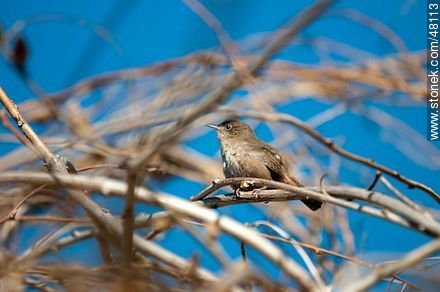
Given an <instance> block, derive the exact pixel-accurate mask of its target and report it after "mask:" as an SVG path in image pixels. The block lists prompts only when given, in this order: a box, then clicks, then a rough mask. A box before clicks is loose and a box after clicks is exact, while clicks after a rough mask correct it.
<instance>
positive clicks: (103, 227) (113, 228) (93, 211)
mask: <svg viewBox="0 0 440 292" xmlns="http://www.w3.org/2000/svg"><path fill="white" fill-rule="evenodd" d="M0 101H1V102H2V104H3V105H4V106H5V108H6V110H7V111H8V112H9V114H10V115H11V116H12V117H13V118H14V120H15V121H16V123H17V125H18V127H19V128H20V129H21V130H22V132H23V133H24V134H25V136H26V137H27V138H28V140H29V142H31V144H32V145H33V146H34V147H35V149H36V150H37V151H38V152H39V155H40V157H42V159H43V160H44V162H45V165H46V168H47V169H48V171H49V172H50V173H51V174H50V175H46V176H48V177H51V181H52V183H54V184H58V183H59V182H58V175H61V176H67V177H70V178H74V177H75V176H74V175H69V172H70V173H72V172H73V171H74V170H75V167H74V166H73V165H72V164H71V163H70V162H68V161H67V160H66V159H65V158H63V157H60V156H57V155H54V154H53V153H52V152H51V151H50V150H49V149H48V148H47V146H46V145H45V144H44V143H43V141H41V139H40V138H39V137H38V135H37V134H36V133H35V132H34V131H33V129H32V128H31V126H30V125H29V124H27V123H26V121H25V120H24V118H23V117H22V116H21V114H20V112H19V111H18V108H17V106H16V105H15V104H14V102H13V101H12V100H11V99H10V98H9V97H8V96H7V95H6V93H5V92H4V91H3V89H2V88H1V87H0ZM15 182H17V181H15ZM79 190H80V191H73V192H69V194H70V196H71V197H72V198H73V199H74V200H75V201H76V202H77V203H78V204H80V205H81V207H82V208H83V209H84V210H85V211H86V212H87V213H88V214H89V215H90V217H91V218H92V219H93V221H94V223H95V225H96V227H98V229H99V231H100V232H101V233H102V234H103V235H105V236H106V238H107V240H109V241H110V242H112V243H114V239H115V236H116V238H117V239H118V240H117V241H119V243H122V240H123V238H124V236H123V235H124V234H123V230H122V228H121V222H120V220H118V218H117V217H114V216H112V215H111V214H110V213H108V212H107V211H104V210H103V209H102V208H101V207H100V206H99V205H98V204H96V203H95V202H94V201H92V200H91V199H90V198H89V197H87V196H86V195H85V194H84V193H83V189H82V188H79ZM133 242H134V245H135V246H136V248H137V249H138V250H139V252H141V253H144V254H147V255H151V256H154V257H156V258H158V259H160V260H162V261H164V262H166V263H168V264H169V265H171V266H176V267H179V268H182V269H187V268H188V267H189V266H190V263H188V262H187V261H186V260H185V259H183V258H181V257H179V256H177V255H175V254H173V253H171V252H169V251H168V250H166V249H164V248H162V247H160V246H158V245H156V244H155V243H153V242H151V241H147V240H144V239H143V238H141V237H139V236H137V235H136V236H135V237H134V239H133ZM117 245H118V244H117ZM119 245H120V244H119ZM196 271H197V275H198V276H199V277H201V278H202V279H206V280H209V281H213V280H215V277H214V276H213V275H212V274H211V273H210V272H209V271H207V270H204V269H202V268H198V269H197V270H196Z"/></svg>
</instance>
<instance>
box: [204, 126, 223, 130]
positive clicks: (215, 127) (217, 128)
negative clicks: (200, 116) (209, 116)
mask: <svg viewBox="0 0 440 292" xmlns="http://www.w3.org/2000/svg"><path fill="white" fill-rule="evenodd" d="M205 126H207V127H210V128H213V129H215V130H216V131H218V130H219V129H220V128H219V127H218V126H216V125H205Z"/></svg>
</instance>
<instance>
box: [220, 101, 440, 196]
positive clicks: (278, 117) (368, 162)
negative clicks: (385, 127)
mask: <svg viewBox="0 0 440 292" xmlns="http://www.w3.org/2000/svg"><path fill="white" fill-rule="evenodd" d="M221 112H223V113H226V114H228V115H229V116H237V117H243V116H244V117H249V118H253V119H259V120H264V121H271V122H283V123H289V124H291V125H293V126H295V127H297V128H298V129H300V130H301V131H303V132H304V133H306V134H307V135H309V136H310V137H312V138H313V139H315V140H316V141H318V142H319V143H321V144H323V145H324V146H325V147H327V148H328V149H329V150H330V151H332V152H334V153H336V154H338V155H341V156H342V157H345V158H348V159H350V160H353V161H356V162H359V163H360V164H363V165H365V166H368V167H370V168H373V169H376V170H378V171H380V172H383V173H385V174H388V175H389V176H391V177H394V178H395V179H397V180H399V181H401V182H403V183H405V184H406V185H408V187H409V188H410V189H411V188H417V189H419V190H422V191H423V192H425V193H427V194H428V195H430V196H431V197H432V198H433V199H434V200H435V201H436V202H437V203H439V204H440V195H438V194H437V193H436V192H435V191H434V190H433V189H431V188H430V187H428V186H426V185H424V184H422V183H420V182H418V181H415V180H412V179H410V178H407V177H405V176H403V175H402V174H401V173H400V172H398V171H396V170H393V169H391V168H388V167H386V166H383V165H381V164H379V163H376V162H375V161H374V160H372V159H368V158H365V157H362V156H360V155H357V154H354V153H351V152H349V151H347V150H344V149H342V148H340V147H338V146H336V145H335V143H334V142H333V140H332V139H330V138H326V137H324V136H322V135H321V134H320V133H319V132H318V131H316V130H315V129H312V128H310V127H309V126H307V124H306V123H304V122H302V121H300V120H299V119H297V118H295V117H293V116H290V115H287V114H279V113H277V114H272V113H264V112H254V111H248V112H241V111H236V110H234V109H223V110H221Z"/></svg>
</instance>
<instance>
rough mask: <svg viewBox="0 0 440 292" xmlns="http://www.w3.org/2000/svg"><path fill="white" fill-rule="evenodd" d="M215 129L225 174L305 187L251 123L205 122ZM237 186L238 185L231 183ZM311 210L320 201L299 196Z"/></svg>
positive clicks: (231, 121)
mask: <svg viewBox="0 0 440 292" xmlns="http://www.w3.org/2000/svg"><path fill="white" fill-rule="evenodd" d="M206 126H208V127H210V128H213V129H215V130H216V131H217V137H218V140H219V143H220V150H221V157H222V160H223V173H224V175H225V177H226V178H234V177H254V178H262V179H268V180H273V181H277V182H282V183H285V184H289V185H292V186H295V187H304V186H303V185H302V184H301V183H300V182H299V181H298V180H297V179H295V178H293V177H291V176H290V175H289V170H288V168H287V166H286V163H285V161H284V159H283V156H282V155H281V153H280V152H279V151H278V150H277V149H276V148H275V147H273V146H271V145H269V144H267V143H266V142H264V141H263V140H261V139H260V138H258V137H257V136H256V135H255V133H254V131H253V130H252V129H251V127H250V126H249V125H248V124H246V123H245V122H242V121H240V120H236V119H229V120H225V121H223V122H221V123H220V124H218V125H213V124H210V125H206ZM231 186H232V188H233V189H234V190H237V189H238V188H239V187H240V186H239V185H231ZM301 201H302V202H303V203H304V204H305V205H306V206H307V207H308V208H309V209H310V210H312V211H316V210H318V209H319V208H321V205H322V202H320V201H318V200H314V199H303V200H301Z"/></svg>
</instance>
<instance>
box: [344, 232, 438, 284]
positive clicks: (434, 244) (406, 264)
mask: <svg viewBox="0 0 440 292" xmlns="http://www.w3.org/2000/svg"><path fill="white" fill-rule="evenodd" d="M439 249H440V239H436V240H433V241H431V242H429V243H427V244H425V245H423V246H421V247H419V248H417V249H415V250H413V251H412V252H410V253H409V254H407V255H406V256H405V257H404V258H403V259H402V260H401V261H399V262H396V263H392V264H385V265H383V266H381V267H380V269H376V270H374V271H372V272H371V273H370V274H368V275H366V276H365V277H363V278H361V279H359V280H356V281H354V282H353V283H352V284H351V285H348V286H346V287H343V288H342V289H341V291H365V290H367V289H368V288H370V287H371V286H373V285H374V284H376V283H377V282H378V281H379V280H381V279H382V278H384V277H386V276H388V275H392V274H395V273H399V272H401V271H402V270H406V269H408V268H410V267H412V266H414V265H416V264H417V263H419V262H421V261H422V260H423V259H424V258H425V257H427V256H429V255H430V254H432V253H434V252H436V251H438V250H439Z"/></svg>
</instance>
